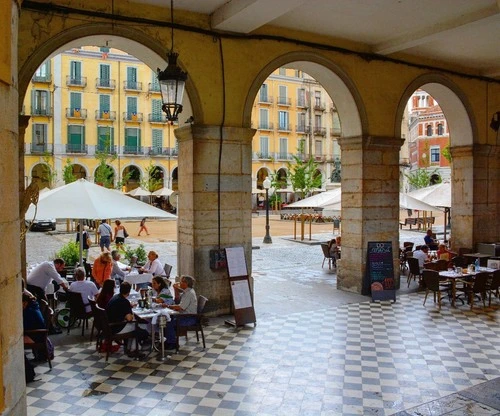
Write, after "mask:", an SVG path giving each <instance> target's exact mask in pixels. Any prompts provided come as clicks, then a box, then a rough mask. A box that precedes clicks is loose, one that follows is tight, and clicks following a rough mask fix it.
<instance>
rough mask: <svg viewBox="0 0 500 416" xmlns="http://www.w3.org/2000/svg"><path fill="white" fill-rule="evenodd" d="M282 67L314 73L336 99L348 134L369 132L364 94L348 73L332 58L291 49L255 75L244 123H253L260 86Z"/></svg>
mask: <svg viewBox="0 0 500 416" xmlns="http://www.w3.org/2000/svg"><path fill="white" fill-rule="evenodd" d="M280 66H293V67H294V68H296V69H299V70H302V71H304V72H306V73H308V74H309V75H311V76H312V77H313V78H314V79H316V81H318V82H319V83H320V84H321V85H322V86H323V87H324V88H325V90H326V92H327V93H328V95H329V96H330V97H332V99H333V100H334V102H335V105H336V108H337V111H338V114H339V117H340V121H341V123H342V135H343V136H344V137H358V136H361V135H362V134H363V133H366V132H367V131H368V122H367V117H366V111H365V107H364V104H363V101H362V99H361V95H360V94H359V93H358V91H357V90H356V88H355V86H354V83H353V81H352V80H351V79H350V77H349V76H348V75H347V73H346V72H345V71H344V70H343V69H342V68H340V67H339V66H338V65H336V64H335V63H333V62H332V61H330V60H328V59H326V58H324V57H322V56H320V55H318V54H315V53H310V52H291V53H288V54H285V55H282V56H280V57H277V58H275V59H274V60H272V61H270V62H269V63H268V64H267V65H266V66H265V67H264V68H262V70H261V71H260V72H259V73H258V74H257V76H256V77H255V79H254V81H253V83H252V85H251V87H250V89H249V91H248V94H247V97H246V100H245V106H244V111H243V126H245V127H249V126H250V125H251V116H252V106H253V103H254V100H255V97H256V95H257V93H258V91H259V88H260V87H261V85H262V84H263V83H264V81H265V80H266V79H267V77H268V76H269V75H270V74H271V73H272V72H273V71H274V70H276V69H277V68H279V67H280Z"/></svg>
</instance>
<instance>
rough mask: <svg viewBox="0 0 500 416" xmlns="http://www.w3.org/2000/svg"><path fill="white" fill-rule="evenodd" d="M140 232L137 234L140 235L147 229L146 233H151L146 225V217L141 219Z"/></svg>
mask: <svg viewBox="0 0 500 416" xmlns="http://www.w3.org/2000/svg"><path fill="white" fill-rule="evenodd" d="M139 227H140V228H139V234H137V235H138V236H139V235H141V233H142V232H143V231H146V234H147V235H149V231H148V227H146V217H144V218H143V219H142V220H141V223H140V224H139Z"/></svg>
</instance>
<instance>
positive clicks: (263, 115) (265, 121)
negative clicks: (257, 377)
mask: <svg viewBox="0 0 500 416" xmlns="http://www.w3.org/2000/svg"><path fill="white" fill-rule="evenodd" d="M259 128H261V129H269V110H267V109H266V108H261V109H260V110H259Z"/></svg>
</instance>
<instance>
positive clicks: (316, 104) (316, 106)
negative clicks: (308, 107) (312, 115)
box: [314, 101, 326, 111]
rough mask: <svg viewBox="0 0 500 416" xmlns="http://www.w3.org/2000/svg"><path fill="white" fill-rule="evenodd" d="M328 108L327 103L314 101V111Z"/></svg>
mask: <svg viewBox="0 0 500 416" xmlns="http://www.w3.org/2000/svg"><path fill="white" fill-rule="evenodd" d="M325 110H326V104H325V103H322V102H320V101H315V102H314V111H325Z"/></svg>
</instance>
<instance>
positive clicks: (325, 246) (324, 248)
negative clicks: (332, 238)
mask: <svg viewBox="0 0 500 416" xmlns="http://www.w3.org/2000/svg"><path fill="white" fill-rule="evenodd" d="M321 250H322V251H323V256H324V258H323V263H322V264H321V268H323V267H324V266H325V260H328V269H331V268H332V266H334V267H335V265H336V263H335V256H333V255H332V254H330V250H328V244H327V243H321Z"/></svg>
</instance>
